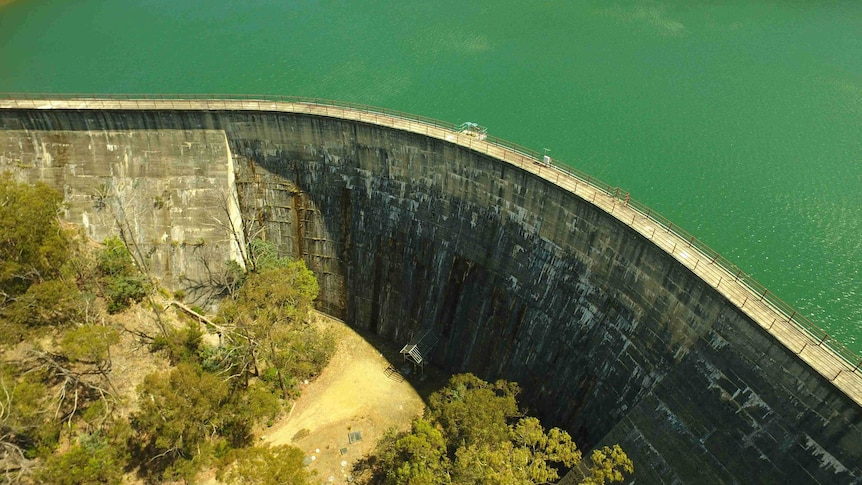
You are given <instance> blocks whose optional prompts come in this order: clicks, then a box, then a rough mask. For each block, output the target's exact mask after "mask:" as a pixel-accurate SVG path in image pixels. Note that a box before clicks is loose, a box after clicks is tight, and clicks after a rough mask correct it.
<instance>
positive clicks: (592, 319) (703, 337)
mask: <svg viewBox="0 0 862 485" xmlns="http://www.w3.org/2000/svg"><path fill="white" fill-rule="evenodd" d="M106 103H107V102H106ZM0 105H2V103H0ZM120 106H121V105H119V104H115V105H112V104H106V105H105V106H104V107H103V109H92V105H88V106H87V107H86V108H87V109H68V108H69V106H65V108H66V109H62V108H63V106H61V107H60V108H58V107H57V106H53V107H52V109H11V108H10V109H4V110H0V170H11V171H13V172H14V173H16V174H17V176H18V177H20V178H22V179H26V180H30V181H34V180H45V181H46V182H49V183H51V184H53V185H54V186H56V187H57V188H59V189H61V190H62V191H64V193H65V194H66V197H67V200H68V201H69V209H68V211H67V217H68V219H69V220H70V221H72V222H75V223H79V224H82V225H84V226H85V227H87V231H88V233H89V234H90V235H92V236H94V237H104V235H107V234H111V233H114V232H117V231H118V230H120V229H123V230H125V231H126V232H127V233H128V234H127V235H130V236H131V237H133V238H134V239H135V240H136V241H138V243H139V244H140V245H141V247H142V248H143V252H145V253H146V254H147V255H148V258H149V260H150V261H151V268H152V269H153V271H155V272H156V273H158V274H160V275H162V276H163V278H164V279H165V281H166V282H168V283H169V284H172V285H182V286H186V287H189V288H191V289H192V290H194V291H198V294H199V295H200V296H201V297H202V298H203V297H206V296H207V295H210V294H211V293H208V292H207V288H208V287H211V286H215V285H214V282H213V280H214V278H215V279H217V275H218V271H219V263H218V262H221V261H223V260H225V259H228V258H231V257H233V258H236V257H237V254H236V251H237V248H236V244H235V238H234V237H233V234H235V233H236V232H237V229H238V227H239V226H242V228H245V230H246V232H249V231H251V232H260V234H262V235H264V236H265V237H266V238H267V239H269V240H271V241H274V242H276V243H277V245H278V247H279V249H280V250H281V251H282V252H283V253H284V254H287V255H292V256H294V257H301V258H304V259H305V260H306V262H307V263H308V265H309V266H310V267H311V268H312V269H313V270H314V271H315V273H316V274H317V276H318V279H319V280H320V283H321V298H320V301H319V306H320V308H321V309H322V310H324V311H326V312H327V313H330V314H332V315H334V316H337V317H340V318H343V319H345V320H346V321H347V322H348V323H349V324H351V325H353V326H356V327H359V328H363V329H366V330H369V331H371V332H374V333H376V334H378V335H380V336H383V337H385V338H386V339H387V340H388V341H390V342H392V343H393V344H395V345H398V346H401V345H404V344H406V343H408V342H410V341H411V340H415V339H416V338H418V337H420V336H422V335H427V336H428V337H427V339H428V340H426V341H429V340H430V341H435V340H436V344H435V345H434V346H433V348H432V349H431V350H430V352H428V354H427V357H428V358H429V360H430V361H431V362H432V363H433V364H435V365H438V366H440V367H442V368H444V369H445V370H447V371H449V372H463V371H470V372H473V373H476V374H477V375H480V376H481V377H483V378H486V379H494V378H506V379H510V380H516V381H518V382H519V383H520V384H521V386H522V388H523V390H524V391H523V394H522V401H523V402H524V403H525V404H526V405H527V406H529V408H530V409H531V410H532V411H534V412H536V413H538V414H539V415H541V416H542V417H543V418H544V419H545V420H546V423H548V424H549V425H554V426H560V427H564V428H566V429H568V430H569V431H570V432H571V433H572V434H573V436H574V437H575V438H576V440H577V441H578V442H579V444H580V445H581V446H582V447H584V448H590V447H593V446H597V445H604V444H612V443H617V442H618V443H620V444H621V445H622V446H623V447H624V449H625V450H626V451H627V452H628V454H629V456H630V457H631V458H632V459H633V460H634V462H635V465H636V467H637V471H636V474H635V477H634V479H635V481H636V482H637V483H824V484H825V483H860V482H862V465H860V464H862V430H860V417H862V414H860V406H859V404H858V399H857V398H855V397H854V396H855V395H854V394H853V393H852V392H849V393H848V392H847V385H849V386H851V387H850V388H851V391H852V386H854V385H857V384H858V379H857V378H858V374H857V373H855V372H852V371H851V372H843V371H842V370H841V369H838V371H837V375H836V377H832V375H834V374H835V372H833V369H831V368H829V367H828V365H826V366H824V365H819V364H817V362H814V361H811V358H812V357H810V355H813V354H810V352H811V348H810V347H809V346H808V345H807V344H806V343H804V342H803V343H799V345H798V346H797V345H796V343H795V341H794V340H793V339H792V338H791V339H790V340H787V338H785V337H782V336H781V335H779V334H777V333H776V331H775V329H774V328H772V327H773V326H774V321H773V324H772V325H769V326H768V328H765V327H764V325H763V324H762V322H760V321H755V319H754V318H753V317H752V315H750V314H749V313H750V308H751V304H746V303H742V304H738V303H735V302H734V299H733V294H732V293H729V292H731V290H732V289H731V288H730V287H728V286H727V283H726V282H725V283H724V286H722V280H721V279H720V276H717V278H718V281H717V284H716V283H714V282H713V281H712V280H710V279H709V278H708V277H705V276H704V273H703V271H704V270H703V267H698V266H697V265H696V264H694V263H692V264H693V265H694V267H693V268H692V265H688V264H686V263H685V262H684V261H685V258H687V257H689V256H692V257H693V255H694V251H693V250H692V251H691V255H689V253H686V252H685V251H682V252H680V251H679V250H677V248H676V245H674V246H673V248H672V249H671V248H670V247H665V244H666V243H665V242H663V241H661V240H659V238H658V236H655V228H652V229H653V231H652V233H650V232H649V231H648V230H644V227H640V228H638V227H633V226H636V225H637V224H635V217H632V222H631V223H628V221H623V220H621V219H620V217H619V216H618V215H614V214H617V212H615V211H616V210H617V208H616V207H615V204H617V202H613V204H614V206H608V204H611V202H609V201H608V200H605V199H601V197H599V199H596V194H595V193H593V195H592V197H590V196H589V195H588V194H589V192H584V188H583V187H580V188H575V189H572V188H571V182H572V181H571V180H568V179H566V177H565V176H561V174H559V173H556V172H553V171H549V170H545V169H543V168H540V167H527V166H523V165H522V166H519V165H518V164H513V163H510V162H509V161H506V160H502V159H501V158H503V159H505V158H506V156H507V155H506V153H501V154H499V155H497V154H494V153H491V154H488V153H487V152H488V150H485V149H484V148H483V149H479V148H476V147H471V146H470V145H471V143H470V141H469V140H467V141H466V142H465V141H464V140H463V139H462V138H461V137H460V136H459V135H457V134H445V133H444V134H442V135H441V134H438V133H436V132H435V133H430V132H429V133H416V132H415V131H416V130H413V131H410V130H405V129H401V128H399V127H397V126H396V124H395V123H393V122H391V120H389V119H388V118H385V117H380V118H378V117H376V116H375V117H374V118H373V119H371V118H369V119H364V120H363V121H357V120H355V119H346V118H345V116H343V115H336V114H333V113H326V112H323V113H314V114H307V113H289V112H276V111H275V110H276V108H278V107H277V106H274V107H272V108H267V109H263V110H259V108H255V107H249V106H244V105H242V104H236V105H233V104H232V105H230V106H228V104H227V103H225V108H226V109H222V110H199V109H194V105H193V104H192V103H191V102H190V103H189V108H188V109H181V108H177V107H172V108H170V109H168V108H159V106H158V103H155V104H154V105H153V106H149V105H146V104H145V106H144V107H141V106H140V105H137V106H135V105H131V106H130V105H122V106H121V107H123V108H124V109H122V110H121V109H117V108H118V107H120ZM227 108H230V109H227ZM387 125H388V126H387ZM450 138H451V139H450ZM464 145H467V146H464ZM483 151H484V153H483ZM561 177H562V178H561ZM119 202H123V203H124V204H126V205H128V206H129V207H131V208H132V209H127V210H126V212H125V213H124V215H123V217H118V214H117V213H118V209H117V208H116V207H114V206H112V204H114V205H116V204H118V203H119ZM622 210H623V214H624V215H625V216H626V217H628V215H627V212H625V210H626V209H625V208H623V209H622ZM647 223H648V221H647V222H639V223H638V224H647ZM240 229H241V228H240ZM645 234H646V235H645ZM707 276H708V274H707ZM728 295H730V296H728ZM745 301H746V302H747V301H748V300H745ZM746 305H747V306H746ZM776 328H777V327H776ZM811 347H816V346H813V345H812V346H811ZM797 354H799V355H797ZM806 359H807V360H806ZM812 362H813V363H812ZM842 372H843V374H842ZM839 377H840V379H839ZM833 381H834V382H833ZM848 383H849V384H848ZM838 385H843V386H845V387H844V388H843V389H844V390H843V391H842V390H841V389H839V387H836V386H838Z"/></svg>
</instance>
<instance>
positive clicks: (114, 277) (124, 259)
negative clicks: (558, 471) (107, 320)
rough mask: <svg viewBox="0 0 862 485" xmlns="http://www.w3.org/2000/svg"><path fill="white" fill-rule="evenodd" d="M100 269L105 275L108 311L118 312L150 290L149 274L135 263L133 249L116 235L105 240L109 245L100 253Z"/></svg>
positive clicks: (98, 258)
mask: <svg viewBox="0 0 862 485" xmlns="http://www.w3.org/2000/svg"><path fill="white" fill-rule="evenodd" d="M97 260H98V269H99V272H100V273H101V274H102V281H103V290H104V295H105V299H107V300H108V313H118V312H121V311H123V310H125V309H126V308H128V307H129V305H131V304H132V302H140V301H141V300H143V299H144V297H145V296H147V293H148V292H149V291H150V283H149V281H148V279H147V277H146V275H144V274H141V273H140V271H138V268H137V267H136V266H135V263H134V260H133V259H132V255H131V253H130V252H129V250H128V249H127V248H126V245H125V243H123V241H122V240H120V238H118V237H116V236H112V237H109V238H107V239H105V247H104V249H103V250H102V251H101V252H99V254H98V257H97Z"/></svg>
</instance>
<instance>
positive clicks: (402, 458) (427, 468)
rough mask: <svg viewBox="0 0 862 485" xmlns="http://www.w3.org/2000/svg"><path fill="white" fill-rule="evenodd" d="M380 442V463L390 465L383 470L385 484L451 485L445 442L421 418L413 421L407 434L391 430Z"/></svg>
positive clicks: (434, 429) (430, 425) (435, 430)
mask: <svg viewBox="0 0 862 485" xmlns="http://www.w3.org/2000/svg"><path fill="white" fill-rule="evenodd" d="M380 443H381V445H379V446H378V451H377V455H378V457H379V460H381V461H382V462H383V463H386V464H388V465H390V466H387V469H386V470H385V474H386V475H385V477H386V478H385V482H386V483H393V484H417V485H426V484H427V485H432V484H438V483H451V477H450V474H449V471H450V468H451V463H450V462H449V457H448V456H447V454H446V440H445V439H444V437H443V434H442V433H441V432H440V430H439V429H437V428H436V427H434V426H433V425H432V424H431V423H429V422H428V421H426V420H424V419H421V418H417V419H415V420H413V426H412V430H411V432H410V433H405V434H401V435H396V434H395V433H394V432H393V431H391V430H390V431H389V432H387V434H386V435H385V436H384V437H383V438H382V439H381V440H380Z"/></svg>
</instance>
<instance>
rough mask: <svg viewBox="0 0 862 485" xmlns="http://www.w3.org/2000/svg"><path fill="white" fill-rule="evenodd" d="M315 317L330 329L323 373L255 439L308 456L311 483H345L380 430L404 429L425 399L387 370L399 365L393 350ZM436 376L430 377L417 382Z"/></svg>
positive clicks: (380, 432) (326, 319)
mask: <svg viewBox="0 0 862 485" xmlns="http://www.w3.org/2000/svg"><path fill="white" fill-rule="evenodd" d="M318 319H319V323H320V324H321V325H324V326H326V327H327V328H329V329H331V330H332V331H333V332H335V334H336V338H337V339H338V348H337V350H336V353H335V355H334V356H333V358H332V360H331V361H330V363H329V365H327V367H326V368H325V369H324V371H323V373H322V374H321V375H320V376H319V377H318V378H317V379H315V380H314V381H312V382H309V383H308V385H306V386H305V387H304V388H303V389H302V395H301V396H300V398H299V399H298V400H297V401H296V403H295V404H294V406H293V408H292V409H291V411H290V413H289V414H287V415H286V416H285V417H284V418H282V419H281V420H280V421H278V422H276V423H275V424H274V425H273V426H272V428H270V429H269V430H268V431H267V432H266V434H265V435H264V436H261V441H263V442H266V443H269V444H271V445H283V444H289V445H293V446H297V447H299V448H300V449H301V450H302V451H303V453H304V454H305V456H306V461H308V460H310V459H311V458H314V460H313V461H311V463H310V464H309V465H308V469H309V470H311V471H314V472H316V476H315V477H314V479H313V481H315V482H320V483H347V480H348V477H350V475H351V471H352V469H353V465H354V464H355V463H356V462H357V461H358V460H359V459H361V458H362V457H364V456H366V455H367V454H368V453H369V452H371V451H372V450H373V449H374V446H375V444H376V443H377V441H378V440H379V439H380V438H381V437H382V436H383V434H384V433H385V432H386V431H387V430H388V429H389V428H392V427H395V428H396V429H399V430H400V429H407V428H409V427H410V422H411V421H412V420H413V418H414V417H416V416H419V415H421V414H422V412H423V411H424V409H425V403H424V402H423V399H422V397H421V396H420V394H419V393H418V392H417V391H416V389H414V387H413V386H412V385H411V383H410V382H409V381H408V380H407V379H405V378H404V377H402V376H401V375H400V374H393V373H391V372H387V369H389V368H390V366H396V367H400V366H401V365H402V364H403V360H399V359H400V358H401V356H400V355H399V354H398V353H397V349H392V348H389V347H385V348H384V347H381V348H382V349H383V353H381V350H379V349H378V348H376V347H375V346H374V345H372V343H371V342H369V341H368V340H366V339H365V338H364V337H363V336H362V335H360V334H358V333H357V332H356V331H355V330H354V329H352V328H350V327H348V326H347V325H346V324H344V323H343V322H340V321H338V320H335V319H333V318H331V317H328V316H326V315H322V314H318ZM378 347H380V346H379V345H378ZM437 381H439V378H432V379H427V380H425V381H422V384H423V387H425V384H426V383H427V384H431V382H437ZM357 432H358V433H359V434H360V435H361V440H359V441H357V440H356V438H357V437H358V436H356V435H355V434H354V439H353V440H351V439H350V434H351V433H357ZM351 441H353V442H352V443H351Z"/></svg>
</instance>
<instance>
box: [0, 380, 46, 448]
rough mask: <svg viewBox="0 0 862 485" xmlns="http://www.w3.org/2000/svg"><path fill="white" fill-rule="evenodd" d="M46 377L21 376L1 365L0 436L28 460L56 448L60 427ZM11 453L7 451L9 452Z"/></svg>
mask: <svg viewBox="0 0 862 485" xmlns="http://www.w3.org/2000/svg"><path fill="white" fill-rule="evenodd" d="M44 381H45V379H44V375H42V374H41V373H38V372H32V373H20V372H18V371H17V370H16V369H14V368H13V367H12V366H9V365H7V364H0V392H2V396H3V398H4V400H3V404H2V406H0V436H2V437H3V440H4V441H6V442H8V443H9V444H11V445H12V446H14V447H16V448H18V449H20V450H21V451H22V452H23V453H24V454H25V455H26V456H28V457H31V458H32V457H35V456H42V455H45V454H47V453H50V452H51V451H52V450H53V449H54V447H55V446H56V445H57V440H58V437H59V425H58V423H57V422H56V421H54V420H53V419H52V418H53V414H51V410H50V404H51V400H50V396H49V393H48V387H47V386H46V385H45V382H44ZM7 449H8V448H7Z"/></svg>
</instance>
